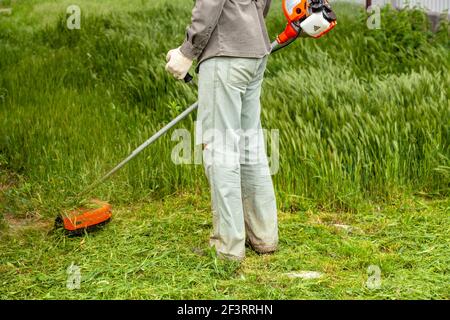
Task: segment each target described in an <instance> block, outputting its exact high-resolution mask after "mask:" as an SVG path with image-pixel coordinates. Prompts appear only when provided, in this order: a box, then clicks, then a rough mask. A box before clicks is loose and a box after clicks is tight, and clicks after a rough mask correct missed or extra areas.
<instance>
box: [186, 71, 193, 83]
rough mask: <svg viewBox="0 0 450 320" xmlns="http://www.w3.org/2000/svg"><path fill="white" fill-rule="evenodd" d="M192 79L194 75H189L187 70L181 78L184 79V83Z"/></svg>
mask: <svg viewBox="0 0 450 320" xmlns="http://www.w3.org/2000/svg"><path fill="white" fill-rule="evenodd" d="M192 79H194V77H193V76H191V74H190V73H189V72H188V73H187V74H186V76H185V77H184V79H183V80H184V83H189V82H191V81H192Z"/></svg>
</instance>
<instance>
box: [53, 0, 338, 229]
mask: <svg viewBox="0 0 450 320" xmlns="http://www.w3.org/2000/svg"><path fill="white" fill-rule="evenodd" d="M282 7H283V12H284V15H285V17H286V19H287V21H288V23H287V25H286V28H285V30H284V31H283V32H282V33H281V34H279V35H278V37H277V38H276V40H275V41H274V42H273V43H272V48H271V53H273V52H275V51H277V50H279V49H282V48H284V47H286V46H287V45H289V44H291V43H292V42H294V41H295V39H297V38H298V37H300V36H303V37H313V38H319V37H321V36H323V35H324V34H326V33H328V32H329V31H330V30H331V29H333V28H334V27H335V25H336V15H335V14H334V12H333V10H332V9H331V6H330V5H329V4H328V2H327V0H282ZM184 81H185V82H186V83H188V82H191V81H192V76H191V75H190V74H187V75H186V77H185V78H184ZM197 107H198V102H196V103H194V104H193V105H191V106H190V107H189V108H187V109H186V110H184V111H183V112H182V113H181V114H180V115H178V116H177V117H176V118H175V119H173V120H172V121H170V122H169V123H168V124H167V125H166V126H165V127H163V128H162V129H160V130H159V131H158V132H157V133H155V134H154V135H153V136H152V137H150V138H149V139H148V140H147V141H145V142H144V143H143V144H141V145H140V146H139V147H137V148H136V149H135V150H134V151H133V152H132V153H131V154H130V155H129V156H128V157H126V158H125V159H124V160H122V161H121V162H120V163H119V164H118V165H117V166H115V167H114V168H113V169H112V170H111V171H109V172H108V173H106V174H105V175H104V176H103V177H101V178H100V179H99V180H97V181H96V182H94V183H93V184H92V185H90V186H89V187H87V188H86V189H85V190H84V191H82V192H81V193H80V194H79V195H78V197H80V196H81V195H83V194H86V193H87V192H88V191H91V190H93V189H94V188H95V187H97V186H98V185H99V184H101V183H102V182H104V181H105V180H106V179H108V178H109V177H110V176H112V175H113V174H114V173H116V172H117V171H118V170H120V169H121V168H122V167H123V166H124V165H126V164H127V163H128V162H129V161H131V160H132V159H133V158H134V157H136V156H137V155H138V154H139V153H141V152H142V151H143V150H144V149H145V148H147V147H148V146H149V145H151V144H152V143H153V142H155V141H156V140H158V139H159V138H160V137H161V136H163V135H164V134H165V133H166V132H167V131H169V130H170V129H171V128H172V127H174V126H175V125H176V124H177V123H178V122H180V121H181V120H183V119H184V118H186V117H187V116H188V115H189V114H191V113H192V112H193V111H194V110H196V109H197ZM111 216H112V207H111V205H110V204H109V203H106V202H102V201H100V200H92V201H91V202H90V203H88V205H87V207H84V208H79V209H77V210H73V211H70V212H65V213H62V214H61V216H58V218H57V220H56V225H57V226H63V227H64V229H65V230H66V231H68V232H69V233H70V234H80V233H83V232H84V231H85V230H88V229H91V228H93V227H98V226H101V225H103V224H105V223H106V222H108V221H109V220H110V219H111Z"/></svg>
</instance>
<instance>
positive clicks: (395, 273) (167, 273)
mask: <svg viewBox="0 0 450 320" xmlns="http://www.w3.org/2000/svg"><path fill="white" fill-rule="evenodd" d="M449 214H450V201H449V200H445V201H444V200H441V201H438V200H435V201H428V200H425V199H422V198H411V199H398V200H396V201H393V202H392V203H391V204H387V205H385V206H381V207H379V206H374V207H373V208H366V209H365V210H363V211H361V212H357V213H353V214H347V213H337V212H321V211H316V210H314V209H309V210H306V211H298V212H290V213H286V212H280V213H279V218H280V249H279V251H278V252H276V253H275V254H273V255H267V256H261V255H257V254H255V253H254V252H252V251H251V250H250V249H248V250H247V258H246V259H245V261H244V262H243V263H242V264H241V265H238V264H236V263H225V262H223V261H220V260H217V259H216V258H215V257H214V254H213V253H212V252H211V251H210V250H208V246H207V241H208V235H209V232H210V229H211V218H210V210H209V197H208V196H205V195H192V194H177V195H172V196H167V197H166V198H164V199H160V200H154V201H149V202H148V203H141V204H139V205H129V206H121V207H117V208H114V219H113V220H112V222H111V223H110V224H108V225H107V226H106V227H104V228H103V229H102V230H98V231H97V232H95V233H92V234H86V235H85V236H82V237H73V238H68V237H66V236H64V235H63V234H62V233H61V232H54V233H49V232H48V231H49V230H50V229H51V224H52V220H48V219H37V218H32V219H30V220H18V221H17V220H14V218H9V220H8V219H7V221H8V223H9V224H10V225H11V227H10V228H9V229H8V231H7V232H5V233H3V234H2V236H1V241H0V251H1V252H2V254H1V258H0V285H1V286H0V298H1V299H24V298H27V299H41V298H42V299H197V298H203V299H366V298H374V299H425V298H430V299H448V298H450V287H449V283H450V281H449V280H450V276H449V275H450V273H449V272H450V270H449V266H450V260H449V240H450V239H449V234H450V230H449V217H450V215H449ZM334 224H340V225H348V226H351V229H350V230H345V229H344V228H342V227H337V226H334ZM72 263H73V264H74V265H77V266H79V267H80V268H81V269H80V271H81V284H80V289H75V290H70V289H68V288H67V287H66V281H67V278H68V274H67V268H68V267H69V266H70V265H71V264H72ZM370 265H375V266H378V267H379V268H380V270H381V283H380V287H379V288H374V289H369V288H367V286H366V282H367V281H368V277H369V276H371V275H372V274H368V270H367V269H368V267H369V266H370ZM300 271H318V272H321V273H322V277H321V278H319V279H301V278H294V279H292V278H290V277H288V276H287V274H288V273H292V272H300Z"/></svg>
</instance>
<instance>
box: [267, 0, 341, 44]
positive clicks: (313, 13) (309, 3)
mask: <svg viewBox="0 0 450 320" xmlns="http://www.w3.org/2000/svg"><path fill="white" fill-rule="evenodd" d="M282 6H283V12H284V15H285V16H286V19H287V20H288V24H287V26H286V29H285V30H284V31H283V32H282V33H281V34H280V35H278V37H277V39H276V41H275V42H274V43H273V44H272V47H273V50H272V52H273V51H276V50H278V49H281V48H282V47H285V46H287V45H288V44H290V43H291V42H292V41H294V40H295V39H296V38H298V37H299V36H306V37H313V38H320V37H321V36H323V35H324V34H326V33H328V32H329V31H330V30H331V29H333V28H334V27H335V26H336V23H337V22H336V14H335V13H334V12H333V10H332V9H331V6H330V4H329V3H328V1H327V0H283V1H282Z"/></svg>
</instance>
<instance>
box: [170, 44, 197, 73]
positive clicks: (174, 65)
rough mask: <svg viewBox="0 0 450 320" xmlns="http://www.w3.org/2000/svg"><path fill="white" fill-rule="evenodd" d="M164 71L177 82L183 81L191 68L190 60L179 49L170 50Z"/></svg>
mask: <svg viewBox="0 0 450 320" xmlns="http://www.w3.org/2000/svg"><path fill="white" fill-rule="evenodd" d="M166 61H167V64H166V71H168V72H170V73H171V74H172V75H173V76H174V77H175V78H177V79H178V80H183V79H184V77H185V76H186V74H187V73H188V71H189V69H190V68H191V66H192V62H193V61H192V60H191V59H189V58H186V57H185V56H184V55H183V54H182V53H181V51H180V48H176V49H172V50H170V51H169V52H168V53H167V57H166Z"/></svg>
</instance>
